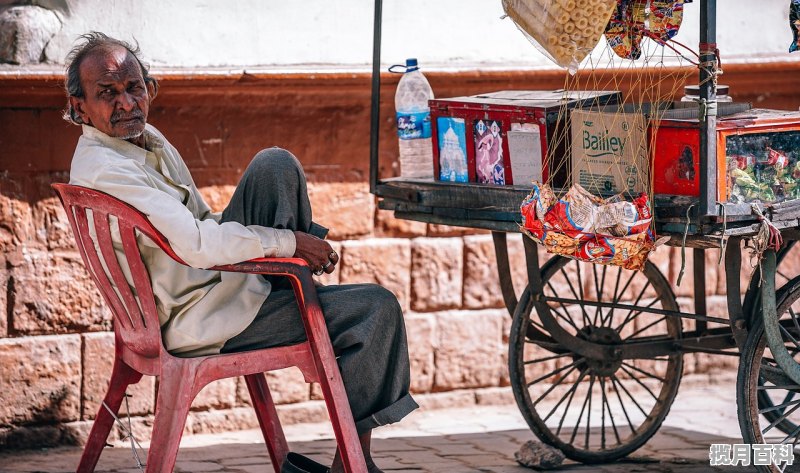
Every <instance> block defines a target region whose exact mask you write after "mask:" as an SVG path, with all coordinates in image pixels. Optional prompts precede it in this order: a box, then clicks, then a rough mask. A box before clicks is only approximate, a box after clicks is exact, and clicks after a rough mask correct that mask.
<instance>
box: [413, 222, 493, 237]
mask: <svg viewBox="0 0 800 473" xmlns="http://www.w3.org/2000/svg"><path fill="white" fill-rule="evenodd" d="M427 233H428V236H429V237H455V236H464V235H484V234H488V233H489V230H483V229H480V228H468V227H454V226H451V225H439V224H436V223H429V224H428V232H427Z"/></svg>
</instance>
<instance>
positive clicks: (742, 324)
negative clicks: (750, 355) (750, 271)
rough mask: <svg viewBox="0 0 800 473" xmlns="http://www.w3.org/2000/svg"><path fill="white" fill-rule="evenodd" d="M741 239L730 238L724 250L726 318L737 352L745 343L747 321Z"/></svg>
mask: <svg viewBox="0 0 800 473" xmlns="http://www.w3.org/2000/svg"><path fill="white" fill-rule="evenodd" d="M741 272H742V239H741V238H730V239H728V244H727V246H726V248H725V288H726V292H727V295H728V318H729V320H730V325H731V332H732V333H733V338H734V340H736V346H737V347H739V351H741V350H742V347H744V343H745V341H747V330H748V327H747V319H746V318H745V315H744V309H743V307H742V296H741V291H742V288H741V283H740V281H739V279H740V277H741V276H740V275H741Z"/></svg>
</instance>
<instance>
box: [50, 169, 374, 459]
mask: <svg viewBox="0 0 800 473" xmlns="http://www.w3.org/2000/svg"><path fill="white" fill-rule="evenodd" d="M53 188H54V189H55V191H56V192H57V193H58V196H59V197H60V198H61V203H62V204H63V205H64V209H65V210H66V212H67V215H68V217H69V221H70V224H71V225H72V231H73V233H74V234H75V239H76V242H77V246H78V249H79V250H80V253H81V256H82V257H83V262H84V264H85V265H86V267H87V269H88V270H89V273H90V274H91V276H92V278H93V279H94V282H95V283H96V284H97V287H98V288H99V289H100V292H101V293H102V294H103V298H104V299H105V301H106V303H107V304H108V306H109V307H110V308H111V312H112V314H113V315H114V322H115V323H114V334H115V342H116V343H115V359H114V368H113V372H112V374H111V382H110V385H109V387H108V392H107V393H106V397H105V403H106V404H107V405H108V407H109V408H110V409H111V410H113V411H114V413H115V414H116V413H117V412H118V411H119V408H120V404H121V403H122V400H123V398H124V396H125V390H126V389H127V387H128V385H130V384H135V383H137V382H139V380H140V379H141V377H142V375H150V376H160V380H159V383H158V396H157V399H156V411H155V422H154V426H153V434H152V437H151V442H150V450H149V452H148V455H147V470H146V471H147V473H155V472H171V471H172V470H173V468H174V466H175V460H176V457H177V454H178V446H179V444H180V440H181V435H182V434H183V428H184V424H185V423H186V416H187V414H188V412H189V407H190V405H191V404H192V400H193V399H194V398H195V396H196V395H197V393H198V392H199V391H200V390H201V389H202V388H203V387H204V386H205V385H207V384H208V383H210V382H212V381H214V380H217V379H222V378H230V377H234V376H244V377H245V381H246V382H247V388H248V390H249V392H250V398H251V399H252V401H253V407H254V408H255V411H256V416H257V417H258V422H259V425H260V426H261V431H262V432H263V433H264V438H265V440H266V443H267V448H268V449H269V455H270V458H271V459H272V465H273V467H274V468H275V471H276V472H280V469H281V466H282V464H283V461H284V459H285V458H286V454H287V453H288V451H289V450H288V446H287V443H286V438H285V436H284V434H283V428H282V427H281V424H280V421H279V419H278V415H277V411H276V410H275V405H274V404H273V402H272V396H271V395H270V391H269V387H268V386H267V380H266V378H265V377H264V374H263V373H264V372H265V371H270V370H277V369H281V368H286V367H289V366H297V367H298V368H299V369H300V371H302V373H303V376H304V377H305V380H306V382H313V381H316V382H318V383H320V385H321V387H322V392H323V395H324V398H325V403H326V405H327V408H328V412H329V414H330V418H331V423H332V424H333V430H334V433H335V435H336V442H337V445H338V446H339V449H340V452H341V455H342V460H343V461H344V465H345V469H346V471H348V472H354V473H355V472H364V473H365V472H366V471H367V469H366V464H365V462H364V455H363V452H362V450H361V445H360V443H359V440H358V434H357V432H356V428H355V423H354V422H353V416H352V413H351V412H350V406H349V404H348V402H347V394H346V392H345V390H344V386H343V384H342V378H341V375H340V373H339V368H338V366H337V365H336V358H335V356H334V354H333V347H332V346H331V342H330V336H329V335H328V332H327V329H326V327H325V320H324V318H323V316H322V309H321V308H320V305H319V300H318V299H317V293H316V289H315V286H314V282H313V280H312V278H311V271H310V269H309V267H308V264H307V263H306V262H305V261H304V260H302V259H299V258H260V259H254V260H251V261H246V262H243V263H238V264H232V265H225V266H218V267H215V268H212V269H213V270H217V271H234V272H242V273H254V274H270V275H281V276H286V277H288V278H289V280H290V281H291V284H292V288H293V289H294V292H295V295H296V297H297V304H298V306H299V307H300V314H301V315H302V319H303V324H304V326H305V330H306V335H307V339H308V340H307V341H306V342H303V343H299V344H297V345H292V346H286V347H278V348H268V349H263V350H254V351H249V352H244V353H234V354H225V355H213V356H202V357H196V358H178V357H175V356H172V355H170V354H169V353H168V352H167V351H166V350H165V349H164V344H163V343H162V341H161V327H160V325H159V319H158V313H157V312H156V305H155V300H154V297H153V291H152V288H151V286H150V278H149V276H148V273H147V269H146V268H145V266H144V263H143V262H142V259H141V256H140V254H139V247H138V246H137V243H136V234H137V231H138V232H139V233H142V234H144V235H147V236H148V237H149V238H150V239H152V240H153V241H154V242H155V243H156V244H158V245H159V246H160V247H161V249H162V250H164V252H166V253H167V254H168V255H169V256H171V257H172V258H174V259H175V260H176V261H178V262H179V263H182V264H185V263H183V261H181V259H180V258H178V256H177V255H176V254H175V253H174V252H173V250H172V248H170V246H169V243H168V242H167V241H166V239H165V238H164V236H163V235H162V234H161V233H160V232H159V231H158V230H156V229H155V228H153V226H152V225H151V224H150V222H148V220H147V218H146V217H145V216H144V215H143V214H142V213H140V212H139V211H137V210H136V209H134V208H133V207H131V206H129V205H127V204H125V203H124V202H121V201H119V200H117V199H116V198H114V197H112V196H110V195H108V194H105V193H103V192H99V191H96V190H92V189H87V188H85V187H79V186H71V185H67V184H53ZM87 209H88V210H91V214H92V215H91V217H89V216H88V215H87V212H86V210H87ZM110 216H115V217H117V221H118V225H119V231H120V235H121V237H122V245H123V249H124V253H125V258H126V259H127V263H128V266H129V267H130V272H131V275H132V278H133V284H134V287H135V290H136V292H135V294H136V295H138V299H139V301H140V303H141V307H140V305H139V304H137V302H136V297H135V296H134V293H133V291H131V288H130V286H129V285H128V283H127V282H126V280H125V277H124V275H123V272H122V269H121V267H120V265H119V263H118V261H117V257H116V254H115V252H114V247H113V242H112V239H111V228H110V227H111V226H110V223H109V221H110V219H109V217H110ZM89 218H91V219H92V220H93V222H94V227H95V232H96V235H97V241H96V242H95V241H94V239H93V238H92V237H91V235H90V232H89ZM95 244H96V245H97V247H99V248H100V251H99V252H98V251H97V250H96V249H95V248H96V246H95ZM101 257H102V260H103V261H104V262H105V263H106V266H107V268H108V272H109V273H110V275H111V279H109V276H108V275H107V273H106V271H105V270H104V269H103V266H102V263H101ZM114 288H116V289H117V291H118V292H117V291H115V290H114ZM113 424H114V417H113V416H112V415H111V414H110V413H109V412H108V411H107V410H106V409H105V408H104V407H103V406H102V405H101V407H100V409H99V410H98V412H97V417H96V418H95V421H94V426H93V427H92V431H91V433H90V434H89V440H88V442H87V443H86V447H85V448H84V451H83V456H82V457H81V462H80V465H79V466H78V470H77V471H78V473H84V472H93V471H94V468H95V466H96V465H97V461H98V460H99V458H100V454H101V453H102V451H103V447H104V446H105V442H106V439H107V438H108V434H109V432H110V431H111V427H112V425H113Z"/></svg>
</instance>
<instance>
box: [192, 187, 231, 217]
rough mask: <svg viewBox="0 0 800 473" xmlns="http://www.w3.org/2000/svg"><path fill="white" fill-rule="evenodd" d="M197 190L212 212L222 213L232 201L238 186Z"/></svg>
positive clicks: (200, 188)
mask: <svg viewBox="0 0 800 473" xmlns="http://www.w3.org/2000/svg"><path fill="white" fill-rule="evenodd" d="M197 190H199V191H200V194H201V195H202V196H203V200H205V201H206V203H207V204H208V206H209V207H211V211H212V212H222V211H223V210H225V207H227V206H228V203H229V202H230V201H231V196H232V195H233V192H234V191H235V190H236V186H233V185H229V186H203V187H199V188H198V189H197Z"/></svg>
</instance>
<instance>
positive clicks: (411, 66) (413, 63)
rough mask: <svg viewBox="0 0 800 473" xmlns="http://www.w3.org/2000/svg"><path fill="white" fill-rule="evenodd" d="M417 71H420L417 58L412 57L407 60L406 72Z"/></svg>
mask: <svg viewBox="0 0 800 473" xmlns="http://www.w3.org/2000/svg"><path fill="white" fill-rule="evenodd" d="M417 69H419V66H418V65H417V58H415V57H412V58H408V59H406V72H411V71H416V70H417Z"/></svg>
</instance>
